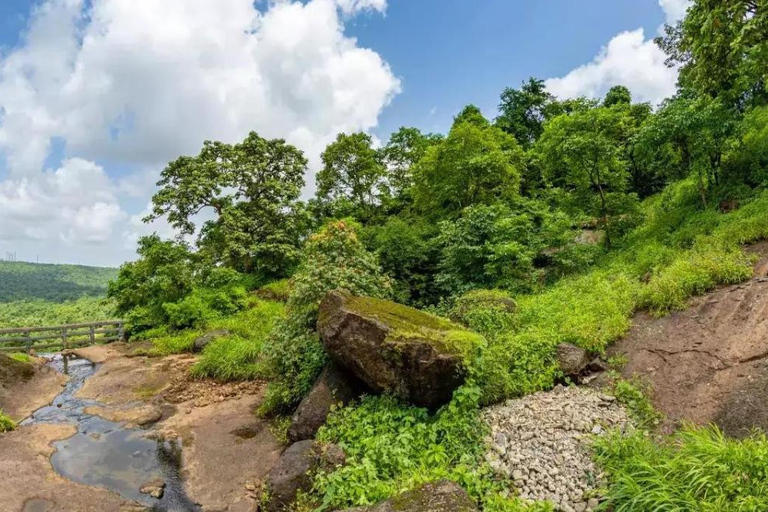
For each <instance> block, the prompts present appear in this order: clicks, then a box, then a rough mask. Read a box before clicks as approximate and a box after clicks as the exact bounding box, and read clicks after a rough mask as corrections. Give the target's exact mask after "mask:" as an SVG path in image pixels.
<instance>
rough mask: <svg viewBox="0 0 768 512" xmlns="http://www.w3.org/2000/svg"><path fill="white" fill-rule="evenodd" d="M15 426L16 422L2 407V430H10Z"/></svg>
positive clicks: (0, 415) (0, 414) (0, 426)
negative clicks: (4, 412)
mask: <svg viewBox="0 0 768 512" xmlns="http://www.w3.org/2000/svg"><path fill="white" fill-rule="evenodd" d="M15 428H16V422H15V421H13V420H12V419H11V418H9V417H8V416H6V415H5V414H3V410H2V409H0V432H10V431H11V430H13V429H15Z"/></svg>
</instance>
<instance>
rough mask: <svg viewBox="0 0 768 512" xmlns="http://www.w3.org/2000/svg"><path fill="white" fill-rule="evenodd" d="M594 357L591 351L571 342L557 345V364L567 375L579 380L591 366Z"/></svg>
mask: <svg viewBox="0 0 768 512" xmlns="http://www.w3.org/2000/svg"><path fill="white" fill-rule="evenodd" d="M591 362H592V358H591V357H590V356H589V352H587V351H586V350H584V349H583V348H579V347H577V346H576V345H571V344H570V343H561V344H559V345H558V346H557V364H558V365H559V366H560V369H561V370H562V371H563V374H565V376H566V377H570V378H571V379H573V380H576V381H577V380H578V379H579V377H581V376H582V375H583V374H584V372H585V371H586V370H587V368H588V367H589V365H590V363H591Z"/></svg>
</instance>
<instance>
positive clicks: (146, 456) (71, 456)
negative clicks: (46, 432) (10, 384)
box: [21, 354, 201, 512]
mask: <svg viewBox="0 0 768 512" xmlns="http://www.w3.org/2000/svg"><path fill="white" fill-rule="evenodd" d="M44 357H46V358H47V359H48V360H49V362H48V365H49V366H51V367H53V368H55V369H56V370H57V371H59V372H61V373H64V374H66V375H69V381H68V382H67V384H66V386H65V387H64V390H63V391H62V392H61V394H60V395H58V396H57V397H56V399H55V400H54V401H53V403H52V404H51V405H49V406H46V407H43V408H41V409H38V410H37V411H35V412H34V414H32V416H30V417H29V418H27V419H26V420H24V421H23V422H21V425H33V424H36V423H49V424H50V423H55V424H62V423H63V424H70V425H75V426H76V427H77V434H75V435H74V436H72V437H70V438H69V439H65V440H62V441H58V442H56V443H54V444H53V446H54V448H56V452H55V453H54V454H53V456H52V457H51V464H52V465H53V468H54V470H55V471H56V472H57V473H59V474H60V475H62V476H63V477H65V478H68V479H70V480H72V481H75V482H78V483H81V484H85V485H91V486H96V487H102V488H104V489H108V490H110V491H113V492H116V493H118V494H120V495H121V496H122V497H124V498H126V499H128V500H132V501H136V502H138V503H140V504H141V505H144V506H146V507H149V509H150V510H153V511H158V512H198V511H200V510H201V508H200V507H199V506H198V505H196V504H195V503H194V502H193V501H192V500H191V499H190V498H189V497H188V496H187V494H186V492H185V490H184V483H183V481H182V478H181V475H180V467H181V444H180V442H179V441H172V442H171V441H156V440H151V439H147V438H146V434H147V432H146V430H143V429H139V428H126V426H125V425H123V424H121V423H115V422H111V421H107V420H104V419H102V418H99V417H98V416H93V415H90V414H87V413H85V411H84V410H85V408H86V407H90V406H98V405H103V404H101V403H99V402H96V401H93V400H84V399H80V398H77V397H75V394H76V393H77V391H78V390H79V389H80V388H81V387H82V386H83V384H84V383H85V380H86V379H87V378H88V377H90V376H91V375H93V374H94V373H96V372H97V371H98V369H99V365H95V364H93V363H91V362H90V361H88V360H86V359H81V358H78V357H75V356H72V355H66V356H62V355H61V354H56V355H52V354H49V355H46V356H44ZM156 480H162V481H163V482H165V491H164V493H163V495H162V498H160V499H155V498H153V497H151V496H150V495H148V494H142V493H141V492H140V489H141V487H142V486H143V485H145V484H146V483H147V482H151V481H156Z"/></svg>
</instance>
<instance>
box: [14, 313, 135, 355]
mask: <svg viewBox="0 0 768 512" xmlns="http://www.w3.org/2000/svg"><path fill="white" fill-rule="evenodd" d="M124 337H125V331H124V326H123V321H122V320H107V321H104V322H93V323H89V324H69V325H58V326H56V327H17V328H13V329H0V352H27V353H29V352H30V351H32V350H37V351H39V350H46V349H53V348H61V349H69V348H77V347H85V346H87V345H93V344H95V343H108V342H110V341H118V340H121V341H122V340H123V339H124Z"/></svg>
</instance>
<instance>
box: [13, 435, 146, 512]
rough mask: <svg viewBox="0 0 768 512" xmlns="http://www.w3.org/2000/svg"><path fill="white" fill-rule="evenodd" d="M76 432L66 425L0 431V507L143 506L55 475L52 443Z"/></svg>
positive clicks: (117, 510)
mask: <svg viewBox="0 0 768 512" xmlns="http://www.w3.org/2000/svg"><path fill="white" fill-rule="evenodd" d="M74 433H75V427H73V426H69V425H35V426H29V427H21V428H19V429H18V430H15V431H13V432H8V433H5V434H2V435H0V454H2V457H0V475H2V479H3V482H2V485H0V503H2V505H0V508H2V510H8V511H28V510H46V511H52V512H53V511H62V512H64V511H66V512H70V511H73V510H77V511H78V512H113V511H114V512H122V511H137V510H143V507H138V506H137V505H136V504H135V503H131V502H128V501H126V500H124V499H123V498H121V497H120V496H119V495H117V494H115V493H112V492H109V491H107V490H105V489H99V488H95V487H88V486H85V485H80V484H77V483H74V482H72V481H70V480H67V479H65V478H63V477H61V476H59V475H57V474H56V473H55V472H54V471H53V468H52V467H51V463H50V461H49V459H50V457H51V455H52V454H53V452H54V449H53V448H52V447H51V444H52V443H53V442H55V441H58V440H61V439H66V438H68V437H69V436H71V435H73V434H74Z"/></svg>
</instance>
